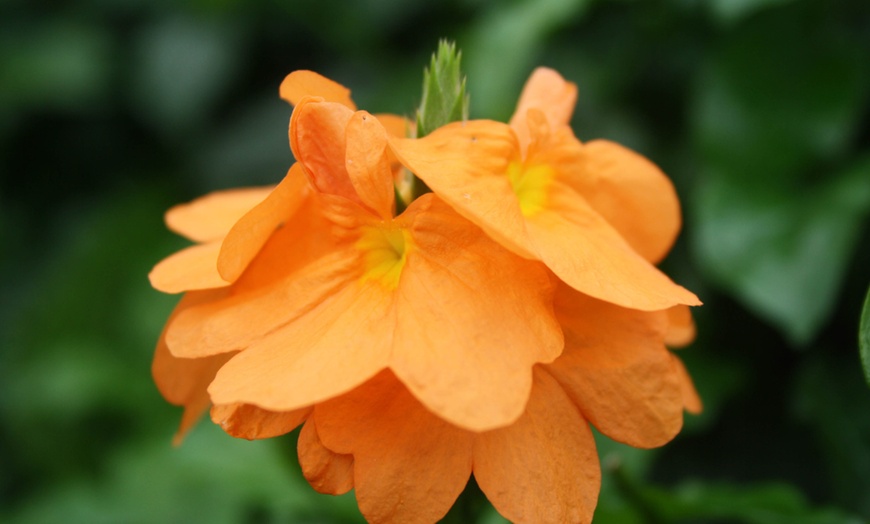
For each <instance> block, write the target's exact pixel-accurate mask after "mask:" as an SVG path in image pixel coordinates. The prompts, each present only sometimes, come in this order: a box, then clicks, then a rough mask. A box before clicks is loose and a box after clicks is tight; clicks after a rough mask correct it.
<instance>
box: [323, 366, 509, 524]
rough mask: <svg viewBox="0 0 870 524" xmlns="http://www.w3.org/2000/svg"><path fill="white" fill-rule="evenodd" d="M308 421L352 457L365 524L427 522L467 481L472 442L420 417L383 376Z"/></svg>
mask: <svg viewBox="0 0 870 524" xmlns="http://www.w3.org/2000/svg"><path fill="white" fill-rule="evenodd" d="M314 421H315V422H316V424H317V433H318V435H320V438H321V440H322V441H323V444H324V445H326V447H327V448H329V449H331V450H334V451H336V452H338V453H349V454H353V457H354V466H353V474H354V485H355V489H356V498H357V502H358V503H359V508H360V511H362V514H363V515H364V516H365V517H366V519H367V520H368V521H369V522H435V521H437V520H439V519H440V518H442V517H443V516H444V515H445V514H446V513H447V511H448V510H449V509H450V506H451V505H452V504H453V502H454V501H455V500H456V498H457V497H458V496H459V494H460V493H461V492H462V490H463V488H464V487H465V485H466V483H467V482H468V478H469V476H470V475H471V446H472V434H471V433H468V432H466V431H463V430H461V429H458V428H456V427H454V426H451V425H450V424H448V423H447V422H445V421H444V420H442V419H440V418H438V417H437V416H435V415H433V414H432V413H430V412H429V411H427V410H426V409H425V408H424V407H423V406H422V405H420V403H419V402H418V401H417V400H416V399H415V398H414V397H413V396H412V395H411V394H410V393H409V392H408V390H407V389H405V387H403V386H402V384H401V383H400V382H399V381H398V380H396V377H395V376H394V375H393V374H392V373H390V372H389V371H384V372H382V373H380V374H378V375H377V376H376V377H374V378H373V379H372V380H370V381H368V382H366V383H365V384H363V385H362V386H360V387H358V388H357V389H355V390H354V391H352V392H350V393H348V394H347V395H343V396H341V397H339V398H336V399H333V400H330V401H328V402H325V403H323V404H319V405H317V406H316V407H315V408H314ZM514 474H516V472H514Z"/></svg>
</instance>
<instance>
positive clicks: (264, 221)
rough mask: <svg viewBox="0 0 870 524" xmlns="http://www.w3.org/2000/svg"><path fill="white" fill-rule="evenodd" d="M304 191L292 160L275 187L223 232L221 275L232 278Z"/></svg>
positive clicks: (296, 205) (292, 210)
mask: <svg viewBox="0 0 870 524" xmlns="http://www.w3.org/2000/svg"><path fill="white" fill-rule="evenodd" d="M307 195H308V191H307V185H306V183H305V177H304V176H303V170H302V167H301V166H299V165H298V164H294V165H293V167H291V168H290V170H289V171H288V172H287V176H285V177H284V180H282V181H281V183H280V184H278V186H277V187H276V188H275V190H274V191H272V192H271V193H270V194H269V196H268V197H266V199H265V200H263V201H262V202H260V203H259V204H258V205H257V206H256V207H254V208H253V209H251V210H250V211H248V212H247V213H245V215H244V216H242V217H241V218H240V219H239V220H238V222H236V224H235V225H234V226H233V227H232V229H230V231H229V233H227V236H226V238H225V239H224V241H223V244H222V245H221V250H220V255H219V256H218V259H217V269H218V271H219V272H220V275H221V277H222V278H223V279H224V280H226V281H227V282H235V281H236V279H238V278H239V276H240V275H241V274H242V272H244V271H245V268H247V267H248V264H249V263H250V262H251V260H253V259H254V257H255V256H257V253H259V252H260V249H261V248H262V247H263V244H265V243H266V241H267V240H268V239H269V237H270V236H271V235H272V234H273V233H274V232H275V230H276V229H277V228H279V227H281V225H283V224H285V223H286V222H288V221H289V220H290V219H291V218H292V217H293V215H294V214H295V213H296V211H297V210H298V209H299V206H301V205H302V202H303V200H304V199H305V197H306V196H307Z"/></svg>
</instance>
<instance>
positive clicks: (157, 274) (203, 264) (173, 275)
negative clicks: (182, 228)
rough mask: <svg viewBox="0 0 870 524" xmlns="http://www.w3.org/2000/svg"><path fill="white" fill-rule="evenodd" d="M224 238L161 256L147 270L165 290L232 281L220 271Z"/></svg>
mask: <svg viewBox="0 0 870 524" xmlns="http://www.w3.org/2000/svg"><path fill="white" fill-rule="evenodd" d="M220 250H221V242H220V241H215V242H209V243H207V244H196V245H194V246H190V247H188V248H185V249H182V250H181V251H178V252H176V253H173V254H172V255H169V256H168V257H166V258H164V259H163V260H161V261H160V262H159V263H158V264H157V265H156V266H154V268H153V269H152V270H151V272H150V273H148V280H149V281H150V282H151V285H152V286H153V287H154V289H157V290H158V291H163V292H164V293H181V292H183V291H193V290H199V289H211V288H218V287H224V286H228V285H230V282H227V281H226V280H224V279H223V278H222V277H221V275H220V273H218V268H217V259H218V254H219V253H220Z"/></svg>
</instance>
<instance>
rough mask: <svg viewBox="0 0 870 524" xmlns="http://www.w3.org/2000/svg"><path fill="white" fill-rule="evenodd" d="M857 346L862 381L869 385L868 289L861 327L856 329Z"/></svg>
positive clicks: (869, 332)
mask: <svg viewBox="0 0 870 524" xmlns="http://www.w3.org/2000/svg"><path fill="white" fill-rule="evenodd" d="M858 346H859V348H860V350H861V363H862V364H863V365H864V379H865V380H866V381H867V385H870V289H868V290H867V298H866V299H864V310H863V311H862V312H861V326H860V327H859V328H858Z"/></svg>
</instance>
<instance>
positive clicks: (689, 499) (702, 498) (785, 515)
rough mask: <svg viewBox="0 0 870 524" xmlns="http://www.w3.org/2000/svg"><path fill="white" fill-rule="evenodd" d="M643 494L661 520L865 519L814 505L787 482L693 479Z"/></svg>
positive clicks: (800, 522)
mask: <svg viewBox="0 0 870 524" xmlns="http://www.w3.org/2000/svg"><path fill="white" fill-rule="evenodd" d="M642 498H643V500H644V501H645V502H646V504H648V505H649V509H650V510H651V513H652V514H653V515H656V516H657V517H659V518H658V521H664V522H678V521H683V520H685V519H698V520H700V521H703V522H708V521H711V520H714V519H729V521H732V520H733V521H736V522H742V523H745V524H787V523H788V524H859V523H860V522H861V519H860V518H858V517H856V516H853V515H848V514H846V513H845V512H842V511H840V510H836V509H830V508H812V507H810V505H809V504H808V503H807V501H806V499H805V498H804V497H803V495H802V494H801V493H800V492H799V491H797V490H796V489H795V488H793V487H792V486H789V485H785V484H766V485H758V486H734V485H730V484H705V483H699V482H689V483H685V484H682V485H680V486H678V487H677V488H675V489H673V490H661V489H657V488H643V489H642Z"/></svg>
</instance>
